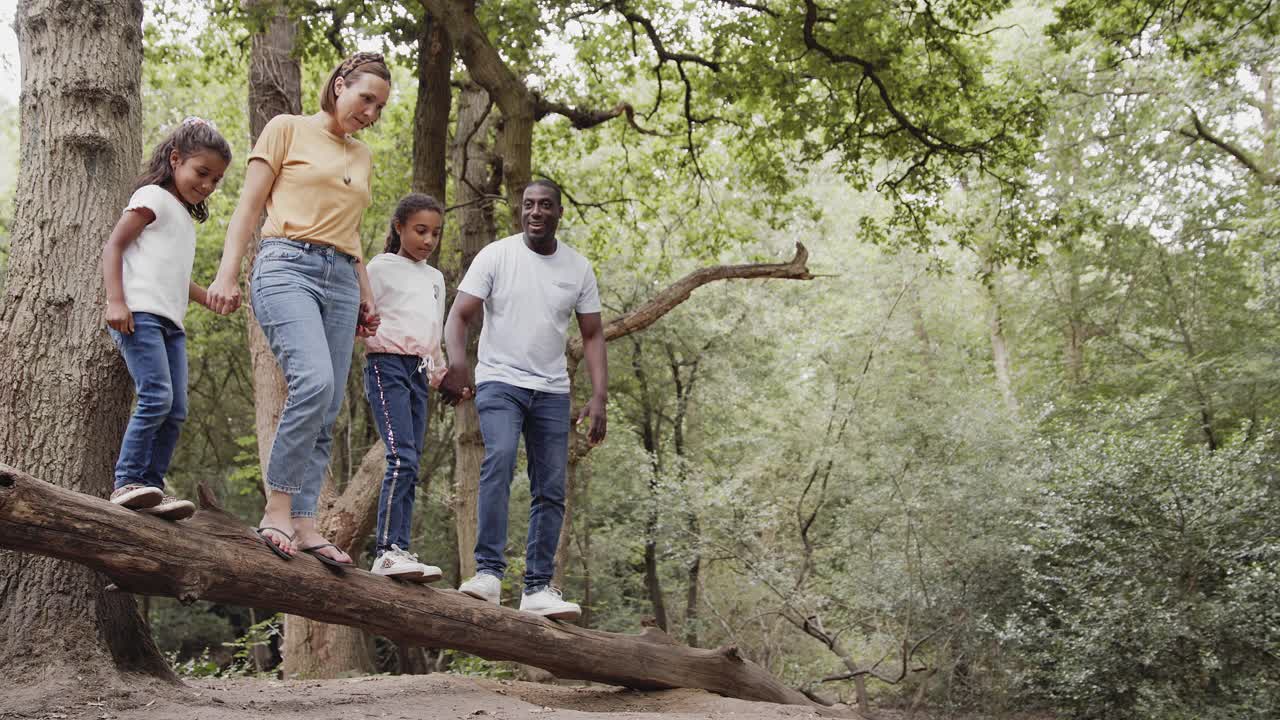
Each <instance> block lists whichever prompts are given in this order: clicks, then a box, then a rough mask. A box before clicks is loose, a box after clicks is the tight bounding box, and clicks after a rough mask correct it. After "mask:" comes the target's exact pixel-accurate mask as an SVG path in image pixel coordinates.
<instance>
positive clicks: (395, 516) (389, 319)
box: [364, 193, 448, 582]
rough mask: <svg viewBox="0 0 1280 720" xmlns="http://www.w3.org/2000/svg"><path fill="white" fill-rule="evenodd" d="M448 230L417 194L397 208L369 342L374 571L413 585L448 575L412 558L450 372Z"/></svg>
mask: <svg viewBox="0 0 1280 720" xmlns="http://www.w3.org/2000/svg"><path fill="white" fill-rule="evenodd" d="M443 230H444V207H443V206H442V205H441V204H440V202H439V201H438V200H436V199H435V198H433V197H431V196H429V195H423V194H422V193H410V194H409V195H406V196H404V197H403V198H402V199H401V200H400V203H399V205H397V206H396V210H395V213H394V215H393V216H392V218H391V228H390V230H389V231H388V233H387V244H386V248H385V251H384V252H383V253H382V254H380V255H378V256H376V257H375V258H373V260H371V261H370V262H369V284H370V286H371V287H372V290H373V296H374V303H375V306H376V307H377V308H378V312H379V314H380V315H381V316H382V323H381V324H380V325H379V326H378V331H377V333H376V334H375V335H373V336H372V337H369V338H368V339H366V340H365V348H366V350H367V353H366V356H365V357H366V361H365V368H364V387H365V394H366V396H367V397H368V398H369V405H370V406H371V407H372V409H373V419H374V423H375V424H376V425H377V427H378V434H379V435H381V436H382V441H383V443H385V444H386V452H387V471H386V475H385V476H384V477H383V479H382V494H381V496H380V497H379V500H378V527H377V535H376V538H375V540H376V548H377V549H376V553H375V555H376V559H375V560H374V561H373V568H372V570H373V572H374V573H375V574H377V575H386V576H388V577H392V578H396V579H400V580H410V581H413V582H431V581H433V580H438V579H440V577H441V572H440V568H438V567H435V566H434V565H428V564H425V563H421V562H418V557H417V556H416V555H414V554H413V553H410V552H409V539H410V531H411V527H410V526H411V524H412V520H413V503H414V496H415V494H416V492H417V487H418V461H419V458H420V457H421V456H422V444H423V438H424V436H425V434H426V431H427V409H428V406H427V395H428V393H429V392H430V388H432V387H436V386H437V385H439V383H440V379H441V378H442V377H444V375H445V372H446V371H447V369H448V367H447V365H446V364H445V360H444V353H443V352H442V351H441V349H440V347H441V340H442V331H443V328H444V304H445V294H444V276H443V275H441V274H440V271H439V270H437V269H435V268H433V267H431V265H430V264H429V263H428V258H429V257H430V256H431V253H432V252H433V251H434V250H435V249H436V246H437V245H439V244H440V235H441V233H442V232H443Z"/></svg>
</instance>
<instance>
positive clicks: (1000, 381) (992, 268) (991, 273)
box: [982, 260, 1018, 414]
mask: <svg viewBox="0 0 1280 720" xmlns="http://www.w3.org/2000/svg"><path fill="white" fill-rule="evenodd" d="M997 271H998V268H997V267H996V265H995V263H993V262H991V261H990V260H984V261H983V264H982V287H983V289H984V290H986V293H987V302H989V303H990V309H989V310H988V311H987V329H988V332H989V334H990V336H991V362H992V365H993V366H994V367H995V371H996V385H997V386H998V387H999V388H1000V395H1001V397H1003V398H1004V404H1005V406H1006V407H1008V408H1009V411H1010V412H1012V413H1015V414H1016V413H1017V412H1018V398H1017V396H1016V395H1015V394H1014V392H1013V370H1012V361H1011V360H1010V358H1009V344H1008V342H1007V341H1006V340H1005V336H1004V313H1003V312H1002V311H1001V308H1000V295H999V293H997V292H996V272H997Z"/></svg>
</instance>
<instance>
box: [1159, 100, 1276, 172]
mask: <svg viewBox="0 0 1280 720" xmlns="http://www.w3.org/2000/svg"><path fill="white" fill-rule="evenodd" d="M1189 111H1190V113H1191V123H1192V125H1194V126H1195V132H1190V131H1187V130H1179V131H1178V132H1179V133H1180V134H1181V135H1183V136H1184V137H1189V138H1191V139H1192V140H1204V141H1205V142H1207V143H1209V144H1210V145H1213V146H1214V147H1216V148H1218V149H1219V150H1221V151H1223V152H1225V153H1226V154H1228V155H1230V156H1231V157H1233V158H1235V159H1236V160H1237V161H1238V162H1239V163H1240V164H1241V165H1243V166H1245V167H1246V168H1248V169H1249V172H1252V173H1253V174H1254V175H1257V176H1258V179H1259V180H1261V181H1262V184H1263V185H1280V173H1276V172H1272V171H1269V170H1266V169H1265V168H1263V167H1262V166H1261V165H1259V164H1258V163H1257V161H1256V160H1254V159H1253V158H1251V157H1249V154H1248V153H1246V152H1245V151H1244V150H1242V149H1240V148H1238V147H1236V146H1235V145H1232V144H1231V143H1229V142H1227V141H1226V140H1223V139H1222V138H1220V137H1218V136H1217V135H1214V134H1213V132H1212V131H1210V130H1209V128H1207V127H1205V124H1204V123H1203V122H1201V121H1200V116H1199V115H1197V114H1196V111H1195V110H1189Z"/></svg>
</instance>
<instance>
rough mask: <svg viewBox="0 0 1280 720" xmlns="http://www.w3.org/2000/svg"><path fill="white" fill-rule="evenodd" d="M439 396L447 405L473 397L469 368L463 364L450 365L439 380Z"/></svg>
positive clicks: (474, 391) (474, 389)
mask: <svg viewBox="0 0 1280 720" xmlns="http://www.w3.org/2000/svg"><path fill="white" fill-rule="evenodd" d="M440 394H441V395H443V396H444V401H445V402H446V403H448V404H449V405H457V404H458V403H460V402H462V401H463V400H468V399H470V398H473V397H475V394H476V388H475V383H474V382H473V381H472V379H471V367H470V366H468V365H464V364H458V365H450V366H449V371H448V372H446V373H445V375H444V377H443V378H442V379H441V380H440Z"/></svg>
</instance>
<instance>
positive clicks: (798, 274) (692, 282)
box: [568, 243, 813, 375]
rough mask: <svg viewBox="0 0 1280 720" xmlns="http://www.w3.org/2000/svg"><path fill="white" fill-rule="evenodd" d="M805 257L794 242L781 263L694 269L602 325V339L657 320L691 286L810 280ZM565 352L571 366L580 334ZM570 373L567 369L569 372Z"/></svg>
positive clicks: (686, 295)
mask: <svg viewBox="0 0 1280 720" xmlns="http://www.w3.org/2000/svg"><path fill="white" fill-rule="evenodd" d="M808 261H809V251H808V250H806V249H805V247H804V245H802V244H800V243H796V254H795V257H793V258H791V260H789V261H787V262H784V263H753V264H749V265H716V266H714V267H707V268H702V269H700V270H695V271H693V272H691V273H689V274H688V275H685V276H684V277H682V278H680V279H679V280H677V281H676V282H675V283H673V284H672V285H670V286H668V287H667V288H666V289H665V290H663V291H662V292H660V293H658V294H657V295H655V296H654V297H653V298H652V299H651V300H649V302H647V303H645V304H644V305H642V306H640V307H638V308H636V309H635V310H632V311H631V312H629V313H627V314H626V315H623V316H622V317H619V318H614V319H613V320H610V321H609V322H608V323H607V324H606V325H605V326H604V339H605V342H608V341H610V340H616V339H617V338H620V337H626V336H627V335H630V334H631V333H633V332H636V331H638V330H643V329H645V328H647V327H649V326H650V325H652V324H653V323H655V322H657V320H658V318H660V317H662V316H663V315H666V314H667V313H668V312H671V310H672V308H674V307H676V306H677V305H679V304H680V303H682V302H684V301H685V300H688V299H689V296H690V295H692V294H693V291H694V290H697V289H698V288H700V287H702V286H703V285H706V284H707V283H711V282H715V281H716V280H731V279H732V280H746V279H752V278H776V279H783V280H812V279H813V275H812V274H810V272H809V268H808V266H807V263H808ZM568 356H569V363H570V366H571V369H572V368H573V367H576V366H577V364H578V362H579V361H581V360H582V338H581V337H580V336H579V337H575V338H573V339H572V340H570V341H569V348H568ZM572 374H573V373H572V370H571V371H570V375H572Z"/></svg>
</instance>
